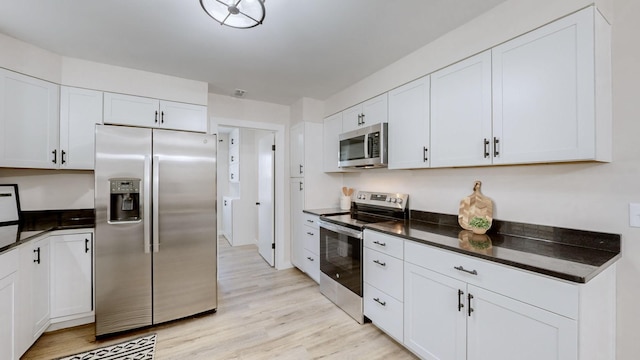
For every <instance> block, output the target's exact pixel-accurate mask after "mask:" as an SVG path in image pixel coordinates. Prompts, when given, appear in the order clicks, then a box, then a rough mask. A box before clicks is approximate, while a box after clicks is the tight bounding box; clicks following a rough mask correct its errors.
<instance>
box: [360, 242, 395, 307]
mask: <svg viewBox="0 0 640 360" xmlns="http://www.w3.org/2000/svg"><path fill="white" fill-rule="evenodd" d="M363 268H364V275H363V276H364V279H365V282H367V283H369V284H371V285H373V286H375V287H377V288H378V289H380V290H382V291H384V292H385V293H387V294H389V295H391V296H393V297H394V298H396V299H398V300H400V301H402V298H403V296H404V295H403V293H402V290H403V286H402V276H403V268H404V265H403V261H402V259H396V258H394V257H393V256H389V255H387V254H383V253H381V252H379V251H375V250H372V249H369V248H365V249H364V266H363Z"/></svg>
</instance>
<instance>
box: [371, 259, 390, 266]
mask: <svg viewBox="0 0 640 360" xmlns="http://www.w3.org/2000/svg"><path fill="white" fill-rule="evenodd" d="M373 262H374V263H376V264H378V265H380V266H387V264H386V263H383V262H380V260H373Z"/></svg>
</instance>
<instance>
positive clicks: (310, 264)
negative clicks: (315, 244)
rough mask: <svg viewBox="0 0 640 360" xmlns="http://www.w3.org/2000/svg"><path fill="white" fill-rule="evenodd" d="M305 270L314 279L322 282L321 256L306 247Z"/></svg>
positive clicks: (304, 254)
mask: <svg viewBox="0 0 640 360" xmlns="http://www.w3.org/2000/svg"><path fill="white" fill-rule="evenodd" d="M303 256H304V260H303V261H304V272H306V273H307V275H309V277H310V278H311V279H313V281H315V282H317V283H320V257H319V256H318V254H314V253H312V252H311V251H309V250H307V249H304V253H303Z"/></svg>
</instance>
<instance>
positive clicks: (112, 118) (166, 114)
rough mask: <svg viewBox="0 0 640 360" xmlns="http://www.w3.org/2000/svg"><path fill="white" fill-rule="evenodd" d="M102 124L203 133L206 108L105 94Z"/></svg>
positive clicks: (138, 97) (205, 124)
mask: <svg viewBox="0 0 640 360" xmlns="http://www.w3.org/2000/svg"><path fill="white" fill-rule="evenodd" d="M104 123H105V124H118V125H131V126H142V127H154V128H163V129H173V130H186V131H197V132H206V131H207V107H206V106H202V105H193V104H186V103H179V102H174V101H166V100H158V99H151V98H146V97H142V96H132V95H124V94H114V93H107V92H105V93H104Z"/></svg>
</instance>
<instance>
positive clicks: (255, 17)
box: [200, 0, 265, 29]
mask: <svg viewBox="0 0 640 360" xmlns="http://www.w3.org/2000/svg"><path fill="white" fill-rule="evenodd" d="M200 5H202V8H203V9H204V11H205V12H206V13H207V14H209V16H211V17H212V18H213V19H214V20H215V21H217V22H219V23H220V24H221V25H227V26H231V27H234V28H239V29H247V28H252V27H254V26H257V25H260V24H262V21H263V20H264V15H265V11H264V0H200Z"/></svg>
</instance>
